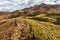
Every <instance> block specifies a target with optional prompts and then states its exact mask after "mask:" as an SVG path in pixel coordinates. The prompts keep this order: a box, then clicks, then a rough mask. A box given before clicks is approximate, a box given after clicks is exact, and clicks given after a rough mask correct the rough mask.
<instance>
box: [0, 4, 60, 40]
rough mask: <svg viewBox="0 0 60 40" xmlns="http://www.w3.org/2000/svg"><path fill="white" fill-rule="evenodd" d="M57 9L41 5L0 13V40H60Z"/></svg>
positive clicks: (52, 6) (59, 17) (59, 19)
mask: <svg viewBox="0 0 60 40" xmlns="http://www.w3.org/2000/svg"><path fill="white" fill-rule="evenodd" d="M59 7H60V6H59V5H46V4H43V3H42V4H41V5H39V6H38V5H36V6H34V7H31V8H26V9H23V10H17V11H14V12H0V40H60V12H59V10H58V9H59ZM52 9H53V10H52ZM49 10H52V11H49ZM55 10H56V11H57V12H56V11H55Z"/></svg>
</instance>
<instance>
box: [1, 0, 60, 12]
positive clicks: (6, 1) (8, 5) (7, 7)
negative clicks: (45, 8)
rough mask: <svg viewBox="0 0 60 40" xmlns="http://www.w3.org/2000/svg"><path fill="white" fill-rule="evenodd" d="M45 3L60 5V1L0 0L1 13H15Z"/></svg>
mask: <svg viewBox="0 0 60 40" xmlns="http://www.w3.org/2000/svg"><path fill="white" fill-rule="evenodd" d="M41 3H45V4H48V5H57V4H60V0H0V11H9V12H12V11H15V10H21V9H24V8H29V7H32V6H34V5H40V4H41Z"/></svg>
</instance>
